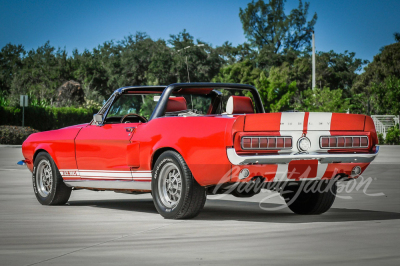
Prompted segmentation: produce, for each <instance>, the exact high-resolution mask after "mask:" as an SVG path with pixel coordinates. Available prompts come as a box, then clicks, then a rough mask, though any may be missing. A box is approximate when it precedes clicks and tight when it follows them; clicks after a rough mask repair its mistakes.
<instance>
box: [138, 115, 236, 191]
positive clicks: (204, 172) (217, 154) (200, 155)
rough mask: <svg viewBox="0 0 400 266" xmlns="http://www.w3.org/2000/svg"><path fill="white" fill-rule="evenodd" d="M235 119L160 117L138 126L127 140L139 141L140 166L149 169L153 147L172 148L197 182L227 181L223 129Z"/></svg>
mask: <svg viewBox="0 0 400 266" xmlns="http://www.w3.org/2000/svg"><path fill="white" fill-rule="evenodd" d="M235 119H236V118H233V117H227V116H215V117H213V116H210V117H207V116H202V117H200V116H199V117H162V118H157V119H154V120H151V121H150V122H148V123H146V124H141V125H139V126H138V128H137V130H136V132H135V133H134V135H133V137H132V139H131V141H132V142H139V143H140V169H143V170H147V169H151V164H152V160H153V155H154V153H155V152H156V151H157V150H159V149H162V148H172V149H175V150H176V151H178V152H179V153H180V154H181V155H182V157H183V158H184V160H185V162H186V163H187V165H188V167H189V169H190V170H191V172H192V174H193V176H194V178H195V179H196V181H197V182H198V183H199V184H200V185H202V186H207V185H213V184H217V183H220V182H228V181H229V180H230V171H231V164H230V162H229V160H228V158H227V155H226V141H225V134H226V133H225V132H226V131H227V132H229V134H231V130H232V124H233V123H234V121H235ZM154 163H155V162H154ZM140 169H139V170H140Z"/></svg>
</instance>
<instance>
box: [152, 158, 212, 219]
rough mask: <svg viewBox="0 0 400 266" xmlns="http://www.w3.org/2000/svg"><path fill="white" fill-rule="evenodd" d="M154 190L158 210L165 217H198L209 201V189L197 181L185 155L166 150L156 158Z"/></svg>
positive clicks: (153, 174)
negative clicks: (207, 190)
mask: <svg viewBox="0 0 400 266" xmlns="http://www.w3.org/2000/svg"><path fill="white" fill-rule="evenodd" d="M151 190H152V195H153V202H154V205H155V207H156V209H157V211H158V213H159V214H161V215H162V216H163V217H164V218H166V219H190V218H194V217H196V216H197V215H198V214H199V213H200V211H201V210H202V209H203V207H204V204H205V202H206V198H207V196H206V189H205V188H204V187H202V186H200V185H199V183H197V181H196V180H195V179H194V177H193V175H192V173H191V172H190V170H189V167H188V166H187V164H186V163H185V161H184V160H183V158H182V156H181V155H180V154H179V153H177V152H174V151H166V152H164V153H162V154H161V155H160V157H159V158H158V159H157V161H156V163H155V165H154V168H153V171H152V181H151Z"/></svg>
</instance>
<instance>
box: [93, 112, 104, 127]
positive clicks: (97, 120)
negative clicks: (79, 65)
mask: <svg viewBox="0 0 400 266" xmlns="http://www.w3.org/2000/svg"><path fill="white" fill-rule="evenodd" d="M93 121H94V122H95V123H96V124H97V125H101V124H103V115H101V114H94V115H93Z"/></svg>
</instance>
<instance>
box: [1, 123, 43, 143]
mask: <svg viewBox="0 0 400 266" xmlns="http://www.w3.org/2000/svg"><path fill="white" fill-rule="evenodd" d="M36 132H39V131H37V130H36V129H33V128H30V127H19V126H0V144H11V145H20V144H22V143H23V142H24V141H25V140H26V139H27V138H28V137H29V135H30V134H33V133H36Z"/></svg>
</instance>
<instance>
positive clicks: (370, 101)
mask: <svg viewBox="0 0 400 266" xmlns="http://www.w3.org/2000/svg"><path fill="white" fill-rule="evenodd" d="M398 79H400V42H397V43H394V44H390V45H387V46H385V47H383V49H382V51H381V52H380V53H379V54H377V55H375V56H374V60H373V61H372V62H371V63H370V64H369V65H368V66H366V67H365V68H364V72H363V73H362V74H360V75H359V76H358V77H357V78H356V80H355V82H354V84H353V86H352V88H351V92H352V94H353V95H354V96H353V99H352V112H356V113H367V114H368V115H370V114H395V115H398V114H399V112H398V107H396V106H398V104H399V98H398V95H399V94H398V85H397V84H398V83H397V80H398ZM393 97H394V98H393ZM388 107H390V108H391V109H388Z"/></svg>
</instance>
